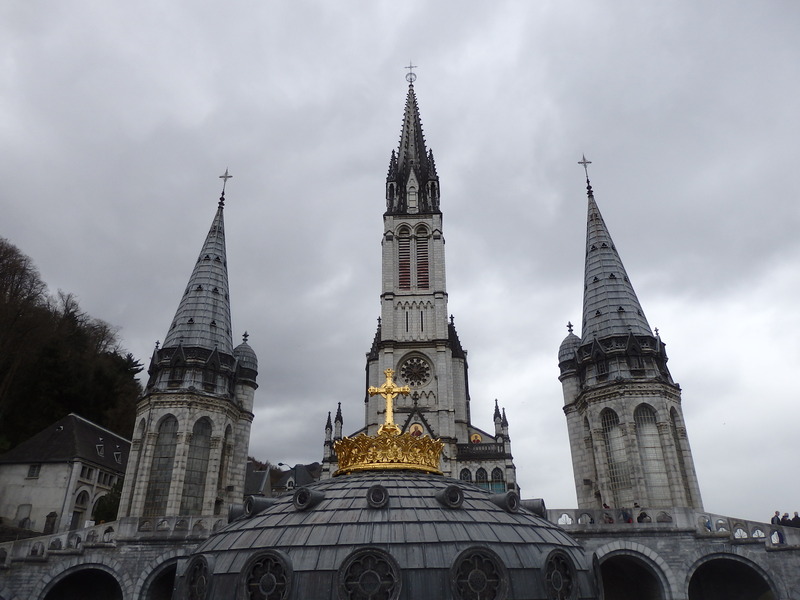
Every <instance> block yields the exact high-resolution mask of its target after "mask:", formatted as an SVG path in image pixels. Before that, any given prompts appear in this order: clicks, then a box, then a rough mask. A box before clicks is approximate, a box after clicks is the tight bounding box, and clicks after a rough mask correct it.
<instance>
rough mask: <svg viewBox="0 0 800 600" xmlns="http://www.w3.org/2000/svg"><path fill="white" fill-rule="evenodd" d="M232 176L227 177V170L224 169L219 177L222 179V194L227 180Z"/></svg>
mask: <svg viewBox="0 0 800 600" xmlns="http://www.w3.org/2000/svg"><path fill="white" fill-rule="evenodd" d="M232 177H233V175H228V168H227V167H225V174H224V175H220V176H219V178H220V179H222V193H223V194H225V184H226V183H228V179H231V178H232Z"/></svg>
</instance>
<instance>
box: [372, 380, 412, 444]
mask: <svg viewBox="0 0 800 600" xmlns="http://www.w3.org/2000/svg"><path fill="white" fill-rule="evenodd" d="M383 374H384V375H386V381H385V382H384V384H383V385H382V386H381V387H374V386H370V387H369V388H368V389H367V393H368V394H369V395H370V396H378V395H380V396H383V397H384V398H385V399H386V420H385V422H384V423H383V425H381V426H380V427H378V433H379V434H381V433H391V434H394V435H399V434H400V428H399V427H398V426H397V425H395V422H394V410H393V406H392V401H393V400H394V399H395V398H397V396H399V395H400V394H403V395H408V394H410V393H411V388H410V387H408V386H407V385H404V386H402V387H400V386H398V385H395V383H394V380H393V379H392V378H393V377H394V369H386V370H385V371H384V372H383Z"/></svg>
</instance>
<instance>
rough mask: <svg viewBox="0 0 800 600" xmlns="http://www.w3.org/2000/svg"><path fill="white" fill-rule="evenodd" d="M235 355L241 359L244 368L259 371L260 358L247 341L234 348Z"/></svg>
mask: <svg viewBox="0 0 800 600" xmlns="http://www.w3.org/2000/svg"><path fill="white" fill-rule="evenodd" d="M233 356H234V358H236V359H237V360H238V361H239V364H240V365H241V366H242V368H245V369H252V370H253V371H258V358H256V353H255V351H254V350H253V348H252V347H251V346H250V344H248V343H247V342H242V343H241V344H239V345H238V346H236V348H234V349H233Z"/></svg>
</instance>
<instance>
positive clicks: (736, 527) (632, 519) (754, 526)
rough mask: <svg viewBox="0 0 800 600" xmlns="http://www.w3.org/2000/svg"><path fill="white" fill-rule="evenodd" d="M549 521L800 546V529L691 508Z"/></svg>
mask: <svg viewBox="0 0 800 600" xmlns="http://www.w3.org/2000/svg"><path fill="white" fill-rule="evenodd" d="M547 519H548V521H551V522H552V523H556V524H558V525H560V526H561V527H562V528H564V529H565V530H566V531H570V532H586V533H591V532H598V533H601V532H603V531H625V530H630V529H631V528H633V529H635V530H645V529H649V530H658V529H666V530H676V529H680V530H685V531H694V532H695V534H696V535H698V536H709V537H727V538H730V539H731V541H732V542H733V543H738V544H747V543H763V544H765V545H766V546H768V547H773V548H776V549H779V548H786V547H794V546H800V529H798V528H795V527H784V526H782V525H771V524H769V523H763V522H760V521H750V520H747V519H740V518H736V517H729V516H726V515H719V514H716V513H710V512H701V511H697V510H695V509H691V508H683V507H675V508H667V509H648V508H639V507H636V508H609V509H576V508H567V509H549V510H548V511H547Z"/></svg>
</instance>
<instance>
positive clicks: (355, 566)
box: [339, 549, 400, 600]
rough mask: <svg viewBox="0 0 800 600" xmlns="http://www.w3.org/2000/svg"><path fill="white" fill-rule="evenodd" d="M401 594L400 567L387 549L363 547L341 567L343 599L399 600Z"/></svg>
mask: <svg viewBox="0 0 800 600" xmlns="http://www.w3.org/2000/svg"><path fill="white" fill-rule="evenodd" d="M399 596H400V575H399V568H398V567H397V564H396V563H395V562H394V560H393V559H392V557H391V556H389V555H388V554H387V553H386V552H382V551H381V550H377V549H365V550H359V551H358V552H356V553H355V554H353V555H351V556H350V558H348V559H347V560H346V561H345V563H344V564H343V565H342V568H341V569H340V570H339V598H341V599H342V600H396V599H397V598H398V597H399Z"/></svg>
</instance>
